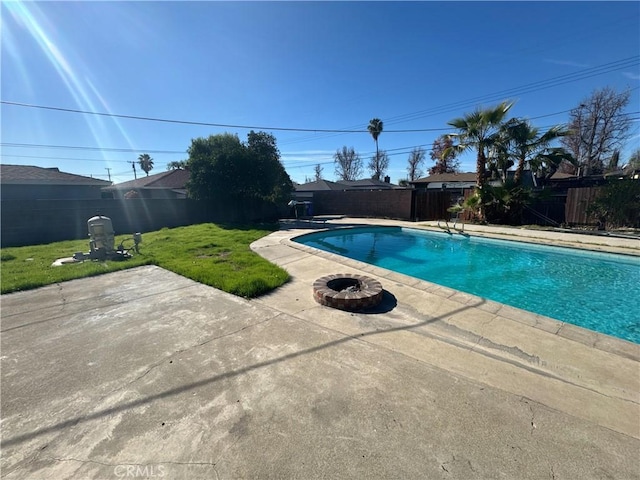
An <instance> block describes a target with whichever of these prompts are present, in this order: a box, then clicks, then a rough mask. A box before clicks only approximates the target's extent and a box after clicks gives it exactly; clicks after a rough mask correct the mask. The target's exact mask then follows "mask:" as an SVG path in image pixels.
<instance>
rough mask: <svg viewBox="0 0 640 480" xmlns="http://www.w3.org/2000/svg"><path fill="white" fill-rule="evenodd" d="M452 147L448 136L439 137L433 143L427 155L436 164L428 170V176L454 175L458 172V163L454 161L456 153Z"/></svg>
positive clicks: (451, 141)
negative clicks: (439, 174)
mask: <svg viewBox="0 0 640 480" xmlns="http://www.w3.org/2000/svg"><path fill="white" fill-rule="evenodd" d="M453 147H454V145H453V140H452V139H451V137H450V136H449V135H441V136H439V137H438V138H436V139H435V140H434V141H433V146H432V147H431V153H430V154H429V155H430V156H431V160H433V161H434V162H435V163H436V164H435V165H434V166H433V167H431V168H430V169H429V175H435V174H438V173H455V172H457V171H458V170H459V168H460V162H459V161H458V160H456V155H457V151H456V149H455V148H453Z"/></svg>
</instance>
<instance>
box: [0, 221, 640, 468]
mask: <svg viewBox="0 0 640 480" xmlns="http://www.w3.org/2000/svg"><path fill="white" fill-rule="evenodd" d="M358 222H359V220H354V219H342V220H337V219H334V220H331V221H329V222H327V223H325V222H322V223H315V222H292V223H289V224H285V225H284V228H283V229H282V230H281V231H279V232H275V233H273V234H271V235H269V236H267V237H265V238H263V239H261V240H259V241H257V242H255V243H254V244H253V245H252V248H253V249H254V250H255V251H256V252H258V253H259V254H260V255H262V256H263V257H265V258H267V259H269V260H270V261H272V262H274V263H276V264H278V265H281V266H282V267H284V268H285V269H286V270H287V271H288V272H289V273H290V274H291V277H292V280H291V281H290V282H289V283H287V284H286V285H284V286H283V287H281V288H279V289H278V290H276V291H275V292H273V293H271V294H270V295H267V296H264V297H261V298H259V299H256V300H251V301H247V300H244V299H240V298H237V297H234V296H232V295H229V294H226V293H224V292H221V291H218V290H216V289H213V288H210V287H207V286H204V285H201V284H198V283H196V282H193V281H191V280H188V279H185V278H183V277H180V276H178V275H176V274H173V273H171V272H168V271H165V270H162V269H160V268H157V267H152V266H147V267H140V268H136V269H132V270H127V271H123V272H119V273H114V274H108V275H104V276H100V277H94V278H90V279H83V280H75V281H71V282H65V283H61V284H58V285H52V286H49V287H45V288H41V289H38V290H35V291H29V292H21V293H15V294H10V295H4V296H2V328H1V330H2V337H1V347H2V353H1V366H2V378H1V380H2V383H1V387H2V412H1V413H2V463H1V467H2V478H6V479H50V478H56V479H65V478H83V479H84V478H90V479H117V478H169V479H174V478H175V479H194V478H207V479H208V478H214V479H215V478H218V479H236V478H256V479H265V478H300V479H307V478H357V479H360V478H393V479H395V478H402V479H412V478H416V479H418V478H420V479H424V478H434V479H440V478H443V479H474V478H475V479H489V478H491V479H494V478H505V479H589V478H594V479H595V478H614V479H635V478H640V460H639V453H640V398H639V396H640V345H637V344H633V343H629V342H625V341H622V340H618V339H615V338H612V337H608V336H605V335H600V334H597V333H595V332H591V331H588V330H584V329H581V328H578V327H574V326H571V325H568V324H563V323H561V322H557V321H555V320H551V319H548V318H545V317H541V316H538V315H534V314H531V313H527V312H523V311H521V310H518V309H515V308H511V307H507V306H504V305H501V304H497V303H494V302H490V301H487V300H484V299H481V298H478V297H474V296H472V295H468V294H464V293H461V292H456V291H453V290H450V289H447V288H444V287H440V286H437V285H434V284H431V283H428V282H422V281H419V280H416V279H414V278H411V277H406V276H404V275H400V274H396V273H393V272H390V271H387V270H383V269H379V268H377V267H373V266H370V265H365V264H362V263H360V262H355V261H351V260H347V259H344V258H342V257H338V256H335V255H332V254H328V253H324V252H319V251H316V250H313V249H310V248H308V247H304V246H302V245H299V244H295V243H293V242H291V238H292V237H294V236H296V235H298V234H300V233H306V232H309V231H312V230H313V229H318V228H326V227H330V226H343V225H351V224H354V223H358ZM366 223H367V224H371V223H377V224H394V225H396V224H402V223H401V222H392V221H376V222H372V221H369V220H367V221H366ZM407 225H408V226H415V224H407ZM424 226H427V227H429V225H424ZM430 226H431V227H433V225H430ZM474 233H476V234H481V235H501V236H508V237H511V238H513V237H514V236H523V235H528V234H526V233H522V232H520V233H519V232H514V231H509V230H508V231H500V230H499V229H494V230H493V231H488V230H487V231H483V230H482V229H478V230H476V231H475V232H474ZM532 235H533V237H530V238H528V240H529V241H539V242H549V241H552V242H554V243H561V244H567V245H572V244H573V245H574V246H581V247H583V248H585V247H587V248H594V249H599V250H607V251H618V252H624V253H635V254H638V253H640V252H639V251H638V250H639V249H638V246H637V245H636V244H637V241H636V242H633V241H630V242H627V241H625V240H624V239H611V238H601V239H597V238H594V239H590V240H589V239H585V238H582V237H578V238H574V237H572V236H571V235H564V234H557V233H556V234H553V235H551V236H550V237H548V235H549V234H548V232H544V233H540V234H538V233H535V234H532ZM590 242H591V245H586V244H589V243H590ZM331 273H355V274H363V275H367V276H370V277H373V278H375V279H377V280H379V281H380V282H381V283H382V286H383V288H384V289H385V297H384V300H383V302H382V304H381V305H379V306H378V307H376V308H375V309H374V310H371V311H367V312H359V313H349V312H344V311H340V310H335V309H330V308H328V307H323V306H321V305H319V304H317V303H315V302H314V300H313V298H312V293H311V285H312V283H313V281H314V280H315V279H317V278H318V277H322V276H324V275H328V274H331Z"/></svg>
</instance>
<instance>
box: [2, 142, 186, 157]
mask: <svg viewBox="0 0 640 480" xmlns="http://www.w3.org/2000/svg"><path fill="white" fill-rule="evenodd" d="M0 146H2V147H19V148H58V149H63V150H64V149H66V150H94V151H101V152H124V153H129V152H134V153H139V152H146V153H180V154H182V155H184V154H186V153H187V151H186V150H152V149H147V148H138V149H133V148H112V147H82V146H73V145H43V144H38V143H7V142H3V143H0Z"/></svg>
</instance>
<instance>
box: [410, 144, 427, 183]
mask: <svg viewBox="0 0 640 480" xmlns="http://www.w3.org/2000/svg"><path fill="white" fill-rule="evenodd" d="M424 157H425V151H424V150H423V149H422V148H421V147H415V148H414V149H413V150H411V153H410V154H409V159H408V160H407V173H408V174H409V180H410V181H414V180H417V179H419V178H420V177H421V176H422V164H423V163H424Z"/></svg>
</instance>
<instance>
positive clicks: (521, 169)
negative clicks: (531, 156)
mask: <svg viewBox="0 0 640 480" xmlns="http://www.w3.org/2000/svg"><path fill="white" fill-rule="evenodd" d="M523 172H524V157H520V158H519V159H518V166H517V167H516V173H514V174H513V181H514V182H515V183H516V184H518V183H520V179H521V178H522V173H523Z"/></svg>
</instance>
